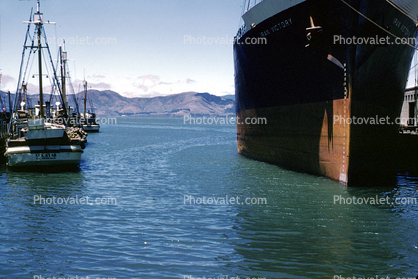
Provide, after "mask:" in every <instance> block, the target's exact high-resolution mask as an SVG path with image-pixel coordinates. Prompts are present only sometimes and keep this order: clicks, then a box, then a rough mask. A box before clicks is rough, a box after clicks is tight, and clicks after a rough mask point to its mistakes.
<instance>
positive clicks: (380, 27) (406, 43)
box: [341, 0, 418, 50]
mask: <svg viewBox="0 0 418 279" xmlns="http://www.w3.org/2000/svg"><path fill="white" fill-rule="evenodd" d="M341 2H343V3H344V4H346V5H347V6H348V7H349V8H351V9H352V10H353V11H355V12H356V13H358V14H359V15H361V16H362V17H364V18H365V19H367V20H368V21H370V22H371V23H373V24H374V25H376V26H377V27H378V28H379V29H382V30H383V31H384V32H386V33H388V34H389V35H391V36H393V37H394V38H397V39H400V40H401V41H402V42H403V38H401V37H398V36H396V35H395V34H393V33H392V32H390V31H389V30H386V29H385V28H383V27H382V26H380V25H379V24H377V23H376V22H374V21H373V20H371V19H370V18H368V17H367V16H366V15H364V14H363V13H362V12H360V11H358V10H357V9H356V8H354V7H353V6H351V5H350V4H348V3H347V2H346V1H344V0H341ZM405 45H407V46H410V47H412V48H413V49H415V50H418V48H417V47H415V46H413V45H411V44H410V43H408V42H405Z"/></svg>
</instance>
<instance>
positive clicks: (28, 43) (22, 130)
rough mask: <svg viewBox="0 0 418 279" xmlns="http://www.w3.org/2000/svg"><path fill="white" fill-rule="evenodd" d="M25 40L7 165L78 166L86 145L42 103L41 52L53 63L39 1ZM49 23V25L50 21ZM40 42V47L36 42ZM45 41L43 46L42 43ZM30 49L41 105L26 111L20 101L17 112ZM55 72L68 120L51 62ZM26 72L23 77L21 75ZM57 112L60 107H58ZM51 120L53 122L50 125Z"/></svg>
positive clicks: (48, 103) (55, 82)
mask: <svg viewBox="0 0 418 279" xmlns="http://www.w3.org/2000/svg"><path fill="white" fill-rule="evenodd" d="M27 23H28V24H29V26H28V31H27V33H26V39H25V43H24V51H23V54H22V63H21V70H20V74H19V81H18V87H17V88H18V89H17V90H16V91H17V92H16V101H15V105H14V108H16V109H15V112H14V113H13V117H12V119H11V122H10V125H9V136H8V138H7V140H6V152H5V153H4V155H5V157H6V160H7V165H8V166H9V167H12V168H20V167H23V168H25V169H26V168H29V167H35V168H36V167H40V166H49V168H52V167H53V168H55V167H65V168H67V167H73V166H77V165H78V164H79V163H80V160H81V154H82V153H83V150H82V149H84V142H83V141H82V139H81V138H80V137H77V136H74V135H77V133H74V132H71V130H70V129H69V128H67V127H66V126H64V125H59V124H55V123H51V122H53V120H51V106H50V102H46V103H45V104H44V102H43V87H42V58H43V57H42V52H43V49H46V51H47V53H48V54H49V60H50V61H52V58H51V53H50V51H49V46H48V44H47V39H46V35H45V34H44V29H43V24H44V22H43V15H42V13H41V12H40V4H39V0H38V3H37V13H35V14H34V15H33V17H32V15H31V19H30V21H28V22H27ZM48 23H50V22H49V21H48ZM31 25H35V28H36V29H35V34H37V37H36V36H34V37H33V38H32V40H31V36H30V32H29V31H30V26H31ZM36 39H37V44H35V40H36ZM43 42H44V43H43ZM27 49H28V50H30V52H29V57H28V59H30V55H31V54H34V53H35V52H37V55H38V70H39V72H38V75H39V105H38V106H36V108H35V110H31V109H26V108H25V102H24V101H23V102H21V103H20V106H21V109H20V110H17V107H18V106H17V104H18V103H19V102H20V100H21V99H22V94H23V100H25V99H26V97H25V96H26V93H27V92H26V91H27V82H26V81H25V79H26V78H27V76H28V75H27V72H26V70H25V71H24V72H23V71H22V69H23V65H24V57H25V51H26V50H27ZM51 66H52V71H53V86H52V87H53V88H57V89H58V90H59V93H60V94H59V95H60V97H61V99H62V105H63V107H62V110H61V111H63V112H64V114H63V115H62V116H61V117H67V118H68V115H67V108H66V102H65V95H64V94H65V93H64V92H63V91H64V90H62V88H63V87H62V86H61V85H60V82H59V79H58V77H57V74H56V70H55V67H54V65H53V63H52V62H51ZM22 73H23V74H22ZM57 110H58V108H57ZM48 121H50V122H48Z"/></svg>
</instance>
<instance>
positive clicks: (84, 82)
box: [83, 78, 87, 119]
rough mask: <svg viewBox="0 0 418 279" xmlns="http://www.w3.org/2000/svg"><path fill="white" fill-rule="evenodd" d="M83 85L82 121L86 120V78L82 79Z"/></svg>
mask: <svg viewBox="0 0 418 279" xmlns="http://www.w3.org/2000/svg"><path fill="white" fill-rule="evenodd" d="M83 85H84V113H83V117H84V119H86V106H87V81H86V78H84V81H83Z"/></svg>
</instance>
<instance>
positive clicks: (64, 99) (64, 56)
mask: <svg viewBox="0 0 418 279" xmlns="http://www.w3.org/2000/svg"><path fill="white" fill-rule="evenodd" d="M59 52H60V62H61V63H60V64H61V83H62V103H63V107H64V108H67V96H66V84H65V79H66V76H65V71H66V69H65V63H66V62H67V52H66V51H65V42H64V46H63V48H61V46H60V47H59Z"/></svg>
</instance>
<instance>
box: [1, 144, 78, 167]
mask: <svg viewBox="0 0 418 279" xmlns="http://www.w3.org/2000/svg"><path fill="white" fill-rule="evenodd" d="M82 153H83V151H82V150H81V147H80V146H79V145H70V146H17V147H7V148H6V152H5V154H4V155H5V157H6V160H7V165H8V166H9V167H13V168H20V167H37V166H77V165H78V164H79V163H80V161H81V154H82Z"/></svg>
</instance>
